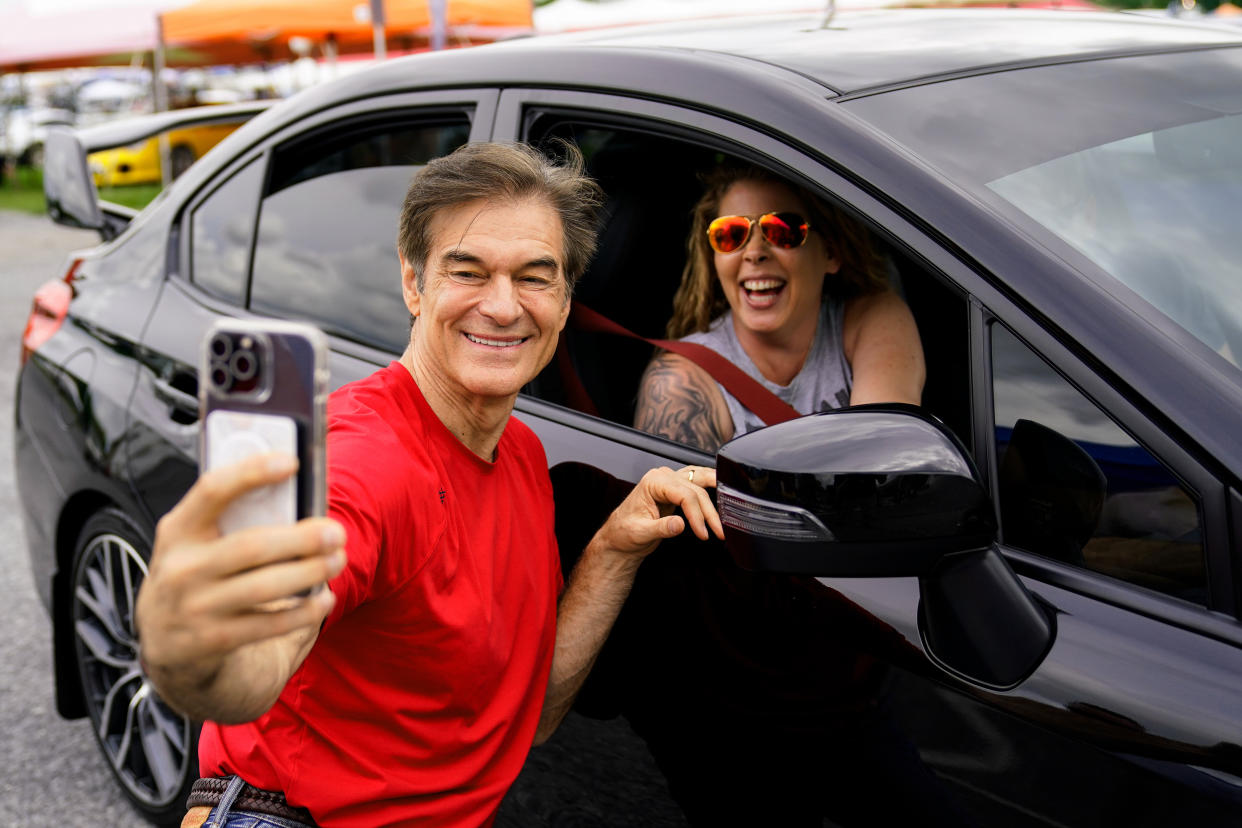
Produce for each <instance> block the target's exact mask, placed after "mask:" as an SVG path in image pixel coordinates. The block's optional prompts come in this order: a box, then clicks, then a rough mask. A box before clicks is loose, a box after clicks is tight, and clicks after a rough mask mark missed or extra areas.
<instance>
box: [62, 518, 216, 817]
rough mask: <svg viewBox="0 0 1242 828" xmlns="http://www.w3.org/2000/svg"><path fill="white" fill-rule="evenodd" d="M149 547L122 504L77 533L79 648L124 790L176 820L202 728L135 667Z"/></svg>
mask: <svg viewBox="0 0 1242 828" xmlns="http://www.w3.org/2000/svg"><path fill="white" fill-rule="evenodd" d="M150 556H151V545H150V543H149V542H148V541H147V540H146V536H145V533H143V532H142V531H141V529H139V528H138V526H137V525H136V524H135V523H134V522H133V521H132V520H130V519H129V518H128V517H127V516H126V515H125V514H124V513H123V512H121V511H119V510H117V509H104V510H103V511H101V512H99V513H98V514H96V515H94V516H93V517H92V518H91V519H90V520H88V521H87V523H86V525H85V526H84V527H83V528H82V533H81V534H80V535H79V536H78V544H77V548H76V550H75V555H74V567H73V602H72V606H73V609H72V612H73V618H72V620H73V629H74V643H75V647H74V654H75V657H76V659H77V664H78V674H79V676H80V677H81V680H82V692H83V696H84V698H85V700H86V708H87V712H88V714H89V716H90V720H91V725H92V727H93V729H94V731H95V737H96V739H97V740H98V742H99V747H100V749H101V750H102V751H103V754H104V758H105V759H106V760H107V762H108V766H109V767H110V768H111V769H112V772H113V774H114V775H115V776H116V778H117V781H119V782H120V783H121V787H122V788H123V789H124V791H125V795H126V796H127V797H128V798H129V799H130V801H131V802H132V803H133V804H134V806H135V807H136V808H137V809H138V810H139V811H141V812H142V813H143V814H144V815H145V816H147V817H148V818H149V819H150V820H151V821H152V822H155V823H156V824H160V825H165V824H171V825H176V824H179V822H180V819H181V817H182V816H184V814H185V800H186V797H187V796H188V795H189V788H190V784H191V782H193V781H194V779H196V778H197V777H198V760H197V750H198V726H197V725H195V724H194V723H192V722H190V721H189V720H188V719H186V718H185V717H183V716H181V715H179V714H178V713H176V712H174V711H173V710H172V709H171V708H170V707H168V706H167V705H166V704H164V702H163V701H161V700H160V699H159V698H158V697H157V696H156V695H155V690H154V688H152V687H151V685H150V684H149V683H148V682H147V680H146V678H145V677H144V676H143V675H142V671H141V670H140V669H139V666H138V650H137V636H136V635H135V630H134V605H135V602H136V599H137V595H138V587H139V586H140V585H141V584H142V581H143V579H144V578H145V577H146V574H147V560H148V559H149V558H150Z"/></svg>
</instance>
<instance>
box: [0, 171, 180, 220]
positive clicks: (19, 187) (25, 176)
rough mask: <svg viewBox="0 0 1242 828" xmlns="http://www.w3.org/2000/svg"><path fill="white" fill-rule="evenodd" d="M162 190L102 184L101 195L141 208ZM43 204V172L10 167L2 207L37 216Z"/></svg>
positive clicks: (0, 186) (1, 188) (1, 190)
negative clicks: (104, 185)
mask: <svg viewBox="0 0 1242 828" xmlns="http://www.w3.org/2000/svg"><path fill="white" fill-rule="evenodd" d="M159 192H160V185H159V184H135V185H134V186H132V187H101V188H100V190H99V198H100V199H101V200H103V201H111V202H113V203H115V204H123V205H125V206H126V207H133V208H134V209H136V210H141V209H142V208H143V207H146V206H147V205H148V204H150V203H151V200H152V199H154V198H155V197H156V196H157V195H159ZM46 209H47V208H46V206H45V205H44V203H43V171H42V170H39V169H35V168H33V167H18V168H17V169H16V170H10V171H9V174H6V175H5V176H4V181H3V182H0V210H17V211H19V212H23V213H34V214H36V215H38V214H41V213H43V212H44V211H45V210H46Z"/></svg>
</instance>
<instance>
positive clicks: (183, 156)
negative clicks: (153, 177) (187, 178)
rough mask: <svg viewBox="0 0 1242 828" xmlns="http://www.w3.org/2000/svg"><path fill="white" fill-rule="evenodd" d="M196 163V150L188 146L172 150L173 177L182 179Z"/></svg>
mask: <svg viewBox="0 0 1242 828" xmlns="http://www.w3.org/2000/svg"><path fill="white" fill-rule="evenodd" d="M194 161H195V158H194V150H192V149H190V148H189V147H187V146H176V147H173V148H172V159H171V163H172V177H173V178H180V177H181V174H182V173H183V172H185V171H186V170H188V169H189V168H190V165H191V164H193V163H194Z"/></svg>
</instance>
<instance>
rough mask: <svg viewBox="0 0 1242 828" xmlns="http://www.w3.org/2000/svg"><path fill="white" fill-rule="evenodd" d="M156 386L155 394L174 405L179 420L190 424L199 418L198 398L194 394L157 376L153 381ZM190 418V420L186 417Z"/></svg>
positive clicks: (174, 411) (174, 412)
mask: <svg viewBox="0 0 1242 828" xmlns="http://www.w3.org/2000/svg"><path fill="white" fill-rule="evenodd" d="M152 382H153V384H154V386H155V396H157V397H159V398H160V400H162V401H163V402H165V403H167V404H168V405H170V406H172V409H173V414H174V415H175V416H176V415H179V416H176V419H177V422H180V423H183V424H187V425H188V424H189V423H192V422H195V421H197V420H198V399H197V398H196V397H195V396H194V395H193V394H187V393H186V392H185V391H182V390H181V389H180V388H176V387H174V386H173V384H172V383H170V382H168V381H167V380H164V379H160V378H159V377H156V378H155V379H154V380H153V381H152ZM187 417H188V418H189V419H188V420H187V419H185V418H187Z"/></svg>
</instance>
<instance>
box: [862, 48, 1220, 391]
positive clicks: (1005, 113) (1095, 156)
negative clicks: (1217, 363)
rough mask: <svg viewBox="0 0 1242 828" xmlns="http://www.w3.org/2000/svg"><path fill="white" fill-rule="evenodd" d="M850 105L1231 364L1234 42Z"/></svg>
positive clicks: (953, 84)
mask: <svg viewBox="0 0 1242 828" xmlns="http://www.w3.org/2000/svg"><path fill="white" fill-rule="evenodd" d="M903 98H904V99H905V100H901V99H903ZM911 104H914V106H913V111H914V112H915V114H916V117H913V118H911V117H909V116H910V113H911V109H910V108H907V109H906V119H905V120H903V119H902V118H901V116H900V109H901V106H902V105H904V106H906V107H910V105H911ZM849 105H850V106H851V108H853V109H854V110H855V111H856V112H858V113H859V114H861V115H863V116H864V117H865V118H866V119H867V120H870V121H872V122H873V123H876V124H877V125H878V126H881V127H882V128H883V129H885V130H886V131H888V132H889V133H890V134H892V135H893V136H894V137H895V138H897V139H898V140H899V141H901V142H902V143H904V144H906V145H907V146H909V147H910V148H911V149H913V150H915V151H916V152H918V153H919V154H920V155H922V156H923V157H924V158H925V159H926V160H928V161H929V162H931V163H932V164H933V165H934V166H936V167H937V168H939V169H940V170H941V171H942V172H944V173H946V174H947V175H949V177H951V178H952V179H954V180H955V181H956V182H957V183H959V184H961V185H963V186H965V187H966V188H967V189H969V190H970V191H971V192H973V193H974V194H975V195H976V196H977V197H979V198H980V199H981V200H982V201H985V202H986V203H988V204H989V205H991V206H992V207H994V208H995V209H997V211H998V212H1001V213H1003V214H1005V215H1006V216H1007V217H1008V218H1009V219H1010V220H1012V221H1014V222H1015V223H1017V224H1019V225H1021V226H1023V227H1025V228H1026V229H1027V230H1028V231H1030V232H1031V234H1032V235H1034V236H1035V237H1040V236H1041V235H1042V234H1045V233H1047V232H1051V233H1052V234H1054V235H1055V236H1056V237H1057V238H1058V239H1059V240H1060V241H1062V242H1065V243H1067V244H1069V245H1070V246H1072V247H1073V248H1074V249H1075V250H1076V251H1077V252H1078V253H1080V254H1082V255H1083V256H1085V257H1086V258H1087V259H1089V260H1090V262H1091V263H1093V264H1094V265H1095V266H1097V267H1098V268H1099V269H1100V270H1101V271H1103V273H1105V274H1107V276H1106V277H1105V278H1104V279H1103V282H1104V284H1103V286H1104V287H1105V289H1106V290H1108V291H1109V292H1110V293H1111V294H1113V295H1115V296H1117V297H1118V298H1119V299H1121V301H1123V302H1127V303H1128V304H1130V305H1131V306H1133V307H1135V308H1136V310H1138V311H1139V312H1140V313H1144V315H1146V316H1148V317H1149V318H1151V314H1150V308H1155V309H1156V310H1158V311H1159V313H1160V315H1161V316H1162V317H1163V318H1164V319H1166V320H1171V321H1172V322H1175V323H1176V324H1177V325H1179V326H1181V328H1183V329H1185V330H1186V331H1188V332H1189V333H1191V334H1193V335H1194V336H1195V337H1196V338H1197V339H1198V340H1199V341H1201V342H1202V343H1204V344H1205V345H1206V346H1207V347H1208V348H1210V349H1211V350H1212V351H1214V352H1216V353H1218V354H1220V355H1221V356H1223V357H1224V358H1225V359H1227V360H1229V361H1230V362H1231V363H1232V364H1233V365H1234V366H1238V365H1239V364H1240V363H1242V280H1240V279H1238V278H1236V268H1237V263H1238V262H1242V233H1239V232H1238V230H1237V217H1236V211H1237V204H1238V199H1237V194H1238V193H1239V192H1242V50H1238V49H1210V50H1203V51H1197V52H1191V53H1180V54H1164V55H1156V56H1147V57H1139V58H1124V59H1113V60H1104V61H1087V62H1081V63H1070V64H1063V65H1058V66H1049V67H1039V68H1032V69H1023V70H1018V71H1012V72H1000V73H996V74H991V75H986V76H981V77H974V78H964V79H961V80H954V81H947V82H944V83H939V84H931V85H929V86H924V87H919V88H917V89H906V90H899V91H897V92H891V93H887V94H883V95H876V96H873V97H870V98H862V99H859V100H857V101H854V102H851V104H849ZM1093 275H1095V274H1093ZM1097 278H1098V275H1097ZM1143 305H1147V307H1146V308H1144V307H1143Z"/></svg>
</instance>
